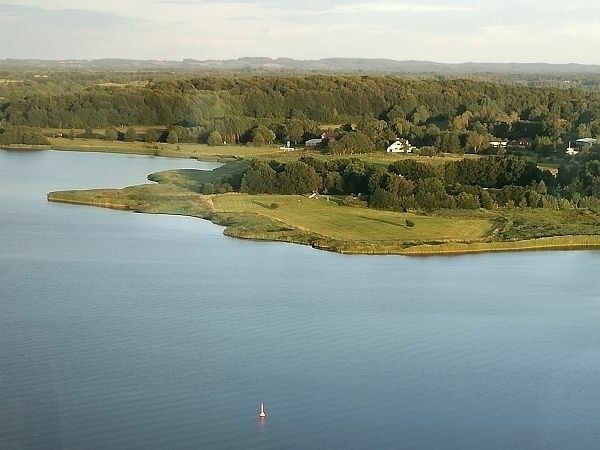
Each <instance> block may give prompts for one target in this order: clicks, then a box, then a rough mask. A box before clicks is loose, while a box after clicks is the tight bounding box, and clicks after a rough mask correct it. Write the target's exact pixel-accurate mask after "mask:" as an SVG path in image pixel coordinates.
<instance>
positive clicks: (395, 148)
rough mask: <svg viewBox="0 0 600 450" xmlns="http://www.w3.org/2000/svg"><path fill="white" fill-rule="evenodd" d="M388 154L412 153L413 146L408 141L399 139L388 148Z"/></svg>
mask: <svg viewBox="0 0 600 450" xmlns="http://www.w3.org/2000/svg"><path fill="white" fill-rule="evenodd" d="M387 152H388V153H412V152H413V146H412V145H411V144H410V142H408V141H407V140H406V139H398V140H397V141H396V142H394V143H393V144H392V145H390V146H389V147H388V148H387Z"/></svg>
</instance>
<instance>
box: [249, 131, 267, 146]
mask: <svg viewBox="0 0 600 450" xmlns="http://www.w3.org/2000/svg"><path fill="white" fill-rule="evenodd" d="M265 143H266V142H265V138H264V137H263V135H262V134H260V133H257V134H256V135H254V138H252V145H254V146H255V147H262V146H263V145H265Z"/></svg>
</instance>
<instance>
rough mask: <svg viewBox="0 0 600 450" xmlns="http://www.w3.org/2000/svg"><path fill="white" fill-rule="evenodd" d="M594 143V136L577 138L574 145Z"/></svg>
mask: <svg viewBox="0 0 600 450" xmlns="http://www.w3.org/2000/svg"><path fill="white" fill-rule="evenodd" d="M595 143H596V139H594V138H582V139H577V140H576V141H575V145H576V146H579V145H594V144H595Z"/></svg>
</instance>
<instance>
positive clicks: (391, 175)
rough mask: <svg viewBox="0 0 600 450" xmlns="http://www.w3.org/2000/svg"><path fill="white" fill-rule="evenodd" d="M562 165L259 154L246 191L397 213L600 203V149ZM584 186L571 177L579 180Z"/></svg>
mask: <svg viewBox="0 0 600 450" xmlns="http://www.w3.org/2000/svg"><path fill="white" fill-rule="evenodd" d="M572 164H573V163H569V164H566V165H565V166H564V167H561V169H560V171H559V176H558V177H555V176H554V175H552V174H551V173H550V172H549V171H544V170H541V169H539V168H538V167H537V166H536V165H535V164H534V163H532V162H531V161H530V160H528V159H526V158H523V157H518V156H506V157H498V156H493V157H488V158H477V159H464V160H460V161H450V162H447V163H445V164H444V165H439V166H435V165H432V164H427V163H422V162H417V161H415V160H412V159H406V160H401V161H396V162H394V163H392V164H390V165H388V166H387V167H385V166H381V165H378V164H370V163H367V162H365V161H363V160H360V159H358V158H346V159H338V160H330V161H324V160H321V159H317V158H314V157H302V158H300V160H299V161H294V162H288V163H283V162H279V161H262V160H254V161H252V163H251V165H250V166H249V167H248V169H247V170H246V171H245V173H244V175H243V178H242V181H241V184H240V190H241V191H242V192H246V193H249V194H261V193H266V194H306V193H309V192H320V193H323V194H332V195H345V196H352V197H354V198H357V199H360V200H361V201H363V202H366V203H367V204H368V206H370V207H373V208H378V209H387V210H394V211H408V210H425V211H432V210H436V209H478V208H485V209H493V208H498V207H508V208H511V207H530V208H554V209H568V208H575V207H578V206H581V207H589V206H592V207H598V206H600V153H597V154H596V159H590V160H589V161H587V162H585V163H584V162H580V163H577V166H576V167H574V166H573V165H572ZM573 180H576V181H575V184H576V186H575V187H574V186H572V185H570V184H564V183H568V182H570V183H573V182H574V181H573Z"/></svg>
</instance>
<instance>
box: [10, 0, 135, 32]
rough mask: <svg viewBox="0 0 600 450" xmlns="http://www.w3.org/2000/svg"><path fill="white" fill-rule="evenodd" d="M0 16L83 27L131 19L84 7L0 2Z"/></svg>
mask: <svg viewBox="0 0 600 450" xmlns="http://www.w3.org/2000/svg"><path fill="white" fill-rule="evenodd" d="M0 17H1V19H2V20H3V21H5V20H7V21H9V22H12V23H17V22H22V23H23V24H24V25H31V24H34V23H36V24H39V23H43V24H44V25H45V26H56V25H69V26H74V27H78V26H84V27H107V26H108V27H109V26H114V25H126V24H129V23H131V21H132V19H131V18H128V17H124V16H121V15H119V14H115V13H112V12H101V11H92V10H86V9H58V10H52V9H44V8H39V7H35V6H24V5H15V4H10V3H0Z"/></svg>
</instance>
